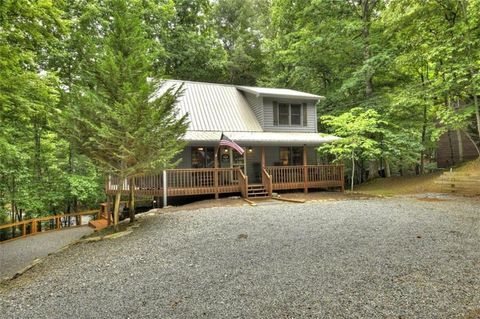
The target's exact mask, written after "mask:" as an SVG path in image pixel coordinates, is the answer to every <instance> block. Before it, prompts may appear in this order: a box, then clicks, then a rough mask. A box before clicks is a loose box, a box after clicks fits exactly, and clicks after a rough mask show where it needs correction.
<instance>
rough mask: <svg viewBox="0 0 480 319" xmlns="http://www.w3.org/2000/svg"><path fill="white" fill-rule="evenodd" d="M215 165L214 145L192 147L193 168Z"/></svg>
mask: <svg viewBox="0 0 480 319" xmlns="http://www.w3.org/2000/svg"><path fill="white" fill-rule="evenodd" d="M214 166H215V149H214V148H213V147H192V168H212V167H214Z"/></svg>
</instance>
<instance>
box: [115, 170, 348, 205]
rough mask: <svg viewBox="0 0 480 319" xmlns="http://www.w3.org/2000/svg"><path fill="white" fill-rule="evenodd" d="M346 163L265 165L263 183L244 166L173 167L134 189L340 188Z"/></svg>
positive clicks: (174, 192) (140, 192)
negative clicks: (244, 169)
mask: <svg viewBox="0 0 480 319" xmlns="http://www.w3.org/2000/svg"><path fill="white" fill-rule="evenodd" d="M343 176H344V167H343V165H294V166H265V167H263V168H262V177H261V182H260V183H255V184H253V183H252V184H251V183H249V178H248V176H247V175H245V174H244V173H243V171H242V169H241V168H239V167H235V168H197V169H195V168H190V169H169V170H165V171H163V172H162V174H157V175H150V176H140V177H136V178H135V183H134V185H135V187H134V192H135V194H136V195H137V196H155V197H162V198H163V199H164V203H165V202H166V199H167V198H168V197H173V196H188V195H208V194H211V195H215V197H216V198H218V197H219V196H220V194H235V193H237V194H240V195H241V196H242V197H244V198H248V197H249V188H250V186H252V185H261V186H263V189H264V190H265V192H266V194H267V196H272V192H274V191H277V190H296V189H302V190H303V191H304V192H308V190H309V189H313V188H333V187H336V188H340V189H341V190H342V191H343V190H344V181H343ZM119 186H120V185H119V180H118V178H115V177H110V178H109V179H108V181H107V183H106V193H107V194H108V195H114V194H115V193H116V191H117V189H118V187H119ZM122 186H123V187H122V193H124V194H128V191H129V183H128V181H126V180H125V181H123V185H122Z"/></svg>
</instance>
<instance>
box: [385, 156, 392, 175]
mask: <svg viewBox="0 0 480 319" xmlns="http://www.w3.org/2000/svg"><path fill="white" fill-rule="evenodd" d="M385 177H387V178H388V177H392V172H391V171H390V162H389V161H388V159H386V158H385Z"/></svg>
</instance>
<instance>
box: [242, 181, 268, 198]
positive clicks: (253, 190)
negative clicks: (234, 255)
mask: <svg viewBox="0 0 480 319" xmlns="http://www.w3.org/2000/svg"><path fill="white" fill-rule="evenodd" d="M247 194H248V198H266V197H269V196H268V192H267V190H266V189H265V187H264V186H263V185H262V184H250V185H248V189H247Z"/></svg>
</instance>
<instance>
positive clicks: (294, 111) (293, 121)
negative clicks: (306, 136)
mask: <svg viewBox="0 0 480 319" xmlns="http://www.w3.org/2000/svg"><path fill="white" fill-rule="evenodd" d="M290 125H302V105H300V104H291V105H290Z"/></svg>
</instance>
